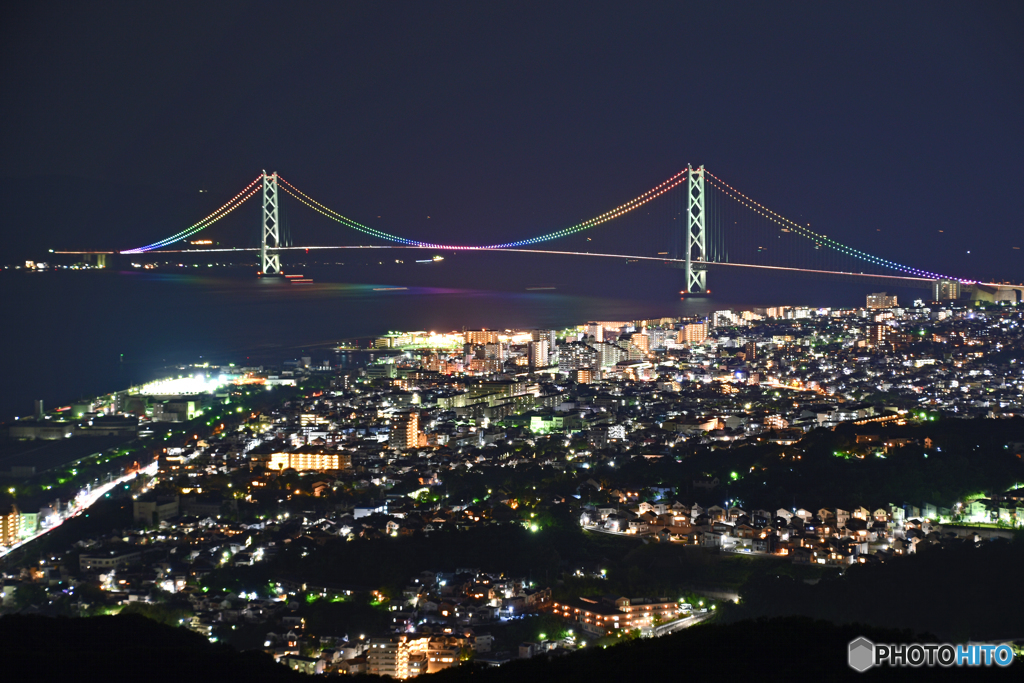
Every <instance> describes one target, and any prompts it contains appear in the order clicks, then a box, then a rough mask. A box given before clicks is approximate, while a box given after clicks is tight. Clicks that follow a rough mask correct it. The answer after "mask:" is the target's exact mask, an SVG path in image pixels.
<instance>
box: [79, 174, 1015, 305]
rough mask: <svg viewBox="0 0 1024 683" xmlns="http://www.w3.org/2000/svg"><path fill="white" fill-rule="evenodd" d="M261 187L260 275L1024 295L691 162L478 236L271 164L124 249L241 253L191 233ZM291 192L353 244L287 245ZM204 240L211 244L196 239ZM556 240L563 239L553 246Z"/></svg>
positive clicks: (690, 289)
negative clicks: (576, 207) (514, 259)
mask: <svg viewBox="0 0 1024 683" xmlns="http://www.w3.org/2000/svg"><path fill="white" fill-rule="evenodd" d="M256 196H259V197H260V198H261V200H262V211H261V214H260V215H261V219H260V242H259V246H258V247H242V248H241V249H242V250H252V251H258V252H259V256H258V264H259V274H260V275H261V276H275V275H281V274H283V273H282V260H281V256H282V254H283V253H286V252H288V251H290V250H304V251H311V250H347V249H429V250H434V251H459V252H474V251H476V252H482V251H494V252H519V253H528V254H555V255H563V256H579V257H588V258H619V259H623V258H624V259H627V260H629V261H635V262H659V263H661V264H664V265H667V266H670V267H675V268H679V269H681V270H682V271H683V278H682V279H683V283H684V285H683V286H684V289H683V291H682V293H685V294H687V295H701V294H704V293H707V292H708V273H709V271H712V270H717V271H727V270H731V269H736V268H746V269H759V270H762V271H765V272H768V271H774V272H783V273H786V272H789V273H794V274H796V273H800V274H804V275H815V276H821V277H830V278H841V279H864V280H867V281H873V282H876V283H878V284H880V285H884V284H892V285H898V286H907V287H921V288H928V289H932V290H933V291H934V292H936V293H937V296H936V298H938V296H939V294H938V293H942V292H945V293H951V292H960V291H961V289H965V290H968V291H973V292H978V291H983V290H984V291H987V296H985V297H984V298H988V299H990V300H996V301H999V300H1006V301H1019V300H1021V298H1022V297H1024V285H1006V284H1004V283H985V282H978V281H977V280H974V279H971V278H967V277H964V276H963V275H962V274H946V273H937V272H932V271H929V270H925V269H922V268H918V267H915V266H912V265H908V264H904V263H898V262H896V261H893V260H889V259H886V258H883V257H881V256H878V255H875V254H871V253H868V252H866V251H863V250H861V249H858V248H855V247H853V246H850V245H847V244H843V243H841V242H838V241H836V240H834V239H831V238H830V237H828V236H827V235H825V234H823V233H821V232H817V231H815V230H812V229H811V227H810V225H809V224H800V223H798V222H796V221H794V220H791V219H790V218H787V217H785V216H783V215H781V214H780V213H777V212H775V211H773V210H771V209H770V208H768V207H767V206H765V205H764V204H762V203H760V202H758V201H756V200H754V199H752V198H751V197H749V196H747V195H746V194H744V193H743V192H741V191H739V190H738V189H736V188H735V187H733V186H732V185H730V184H729V183H727V182H726V181H725V180H723V179H721V178H719V177H718V176H716V175H715V174H713V173H712V172H711V171H709V170H708V169H706V168H704V167H703V166H700V167H698V168H693V167H692V166H688V167H687V168H685V169H683V170H681V171H680V172H678V173H676V174H674V175H672V176H671V177H669V178H668V179H666V180H664V181H663V182H661V183H660V184H658V185H656V186H655V187H653V188H651V189H649V190H648V191H646V192H644V193H643V194H641V195H639V196H637V197H634V198H633V199H631V200H629V201H627V202H625V203H623V204H620V205H618V206H616V207H614V208H612V209H610V210H608V211H605V212H604V213H602V214H600V215H597V216H594V217H592V218H589V219H587V220H584V221H582V222H579V223H576V224H575V225H571V226H568V227H563V228H560V229H557V230H551V231H547V232H540V234H534V235H532V236H529V237H523V238H521V239H512V240H509V241H505V242H495V243H490V244H477V245H465V244H451V243H446V242H442V241H433V240H421V239H415V238H413V237H410V236H402V235H397V234H392V233H390V232H386V231H384V230H383V229H380V228H379V227H372V226H370V225H366V224H363V223H359V222H357V221H355V220H353V219H351V218H348V217H346V216H345V215H343V214H341V213H339V212H338V211H335V210H334V209H332V208H329V207H328V206H327V205H325V204H323V203H321V202H319V201H317V200H316V199H314V198H312V197H311V196H310V195H308V194H306V193H305V192H303V191H302V190H300V189H299V188H298V187H296V186H295V185H294V184H292V183H290V182H289V181H287V180H286V179H285V178H283V177H282V176H281V175H279V174H278V173H267V172H265V171H264V172H263V173H261V174H260V175H259V176H258V177H257V178H256V179H255V180H253V181H252V182H250V183H249V184H248V185H246V186H245V187H244V188H243V189H242V190H241V191H240V192H238V193H237V194H236V195H235V196H234V197H232V198H231V199H230V200H228V201H227V202H226V203H225V204H223V205H222V206H221V207H220V208H218V209H217V210H216V211H214V212H213V213H211V214H209V215H208V216H206V217H205V218H203V219H202V220H200V221H199V222H197V223H195V224H193V225H191V226H189V227H187V228H185V229H184V230H181V231H179V232H177V233H175V234H173V235H170V236H169V237H166V238H164V239H161V240H159V241H156V242H153V243H151V244H147V245H145V246H140V247H136V248H133V249H126V250H123V251H120V252H119V253H120V254H126V255H131V254H147V253H152V252H158V253H185V252H226V251H231V252H237V251H239V250H240V248H238V247H234V248H232V247H219V246H213V241H212V240H193V239H192V238H194V237H195V236H196V235H198V234H199V233H200V232H202V231H204V230H208V229H209V228H211V226H213V225H214V224H216V223H218V222H219V221H221V220H222V219H224V218H225V217H226V216H228V215H230V214H231V213H233V212H235V211H236V210H237V209H238V208H239V207H240V206H242V205H243V204H245V203H246V202H248V201H249V200H251V199H253V198H254V197H256ZM285 196H287V197H289V198H291V199H292V200H295V201H296V202H297V203H298V204H300V205H302V206H304V207H306V208H307V209H308V210H310V211H312V212H315V213H317V214H319V215H320V216H322V217H324V218H326V219H329V220H330V221H333V222H334V223H337V224H339V225H340V226H342V227H343V228H345V230H343V231H341V232H340V233H339V238H338V241H339V242H349V243H344V244H330V245H323V244H321V245H309V246H293V245H291V244H288V243H287V242H288V240H283V239H282V222H281V199H282V198H283V197H285ZM342 235H347V239H346V238H345V237H342ZM195 242H203V243H206V244H209V245H211V246H208V247H202V248H195V246H194V245H195ZM556 245H557V246H558V247H561V248H559V249H556V248H552V247H554V246H556ZM63 253H71V252H63ZM943 298H955V297H948V296H944V297H943Z"/></svg>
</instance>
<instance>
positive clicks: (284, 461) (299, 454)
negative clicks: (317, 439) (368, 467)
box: [268, 449, 352, 472]
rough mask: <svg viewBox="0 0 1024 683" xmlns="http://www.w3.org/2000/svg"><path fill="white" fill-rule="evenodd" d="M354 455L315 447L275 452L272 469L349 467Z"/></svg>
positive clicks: (335, 468) (306, 469)
mask: <svg viewBox="0 0 1024 683" xmlns="http://www.w3.org/2000/svg"><path fill="white" fill-rule="evenodd" d="M351 464H352V457H351V456H349V455H348V454H346V453H324V452H322V451H319V450H313V449H309V450H307V449H299V450H297V451H292V452H289V453H274V454H272V455H271V456H270V463H269V465H268V466H269V468H270V469H271V470H285V469H293V470H296V471H298V472H305V471H317V472H325V471H331V470H343V469H348V468H349V467H350V466H351Z"/></svg>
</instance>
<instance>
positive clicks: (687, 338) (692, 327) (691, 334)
mask: <svg viewBox="0 0 1024 683" xmlns="http://www.w3.org/2000/svg"><path fill="white" fill-rule="evenodd" d="M707 338H708V324H707V322H699V323H688V324H687V325H684V326H683V329H681V330H679V334H678V335H676V342H677V343H679V344H683V343H686V344H699V343H700V342H702V341H704V340H705V339H707Z"/></svg>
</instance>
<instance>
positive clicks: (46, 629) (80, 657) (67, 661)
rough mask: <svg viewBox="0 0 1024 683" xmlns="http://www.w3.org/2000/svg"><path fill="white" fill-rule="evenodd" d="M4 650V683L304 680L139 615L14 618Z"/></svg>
mask: <svg viewBox="0 0 1024 683" xmlns="http://www.w3.org/2000/svg"><path fill="white" fill-rule="evenodd" d="M0 643H3V646H2V652H3V653H4V654H5V657H4V663H3V672H4V675H3V680H10V681H14V680H26V681H29V680H31V681H44V680H61V681H72V680H79V681H98V680H129V679H132V678H138V679H139V680H147V681H153V680H159V681H164V680H177V681H182V682H189V681H207V680H222V681H227V680H248V681H297V680H303V679H305V676H303V675H302V674H299V673H296V672H294V671H292V670H291V669H288V668H287V667H284V666H281V665H280V664H277V663H275V662H274V660H273V659H271V658H270V656H269V655H266V654H264V653H262V652H239V651H237V650H235V649H233V648H231V647H229V646H227V645H220V644H214V643H210V642H209V641H208V640H207V639H206V638H204V637H203V636H201V635H199V634H198V633H194V632H192V631H188V630H186V629H183V628H176V627H173V626H165V625H164V624H160V623H158V622H156V621H152V620H150V619H147V618H146V617H142V616H139V615H126V616H104V617H87V618H66V617H57V618H53V617H43V616H38V615H8V616H5V617H3V618H0ZM18 674H20V676H19V675H18Z"/></svg>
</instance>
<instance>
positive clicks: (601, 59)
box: [0, 0, 1024, 281]
mask: <svg viewBox="0 0 1024 683" xmlns="http://www.w3.org/2000/svg"><path fill="white" fill-rule="evenodd" d="M0 31H2V34H0V54H2V63H3V70H2V86H0V87H2V91H3V97H2V98H0V112H2V121H3V125H2V126H0V150H2V151H0V154H2V159H3V167H2V171H0V172H2V174H3V177H4V178H5V186H6V187H5V189H4V190H3V192H2V193H0V195H2V197H0V198H2V200H3V201H4V203H5V205H6V206H7V207H8V211H7V213H6V215H5V216H4V218H2V219H0V221H2V222H0V225H2V227H0V230H2V231H3V234H4V236H5V239H6V240H7V241H8V243H9V245H11V246H10V248H9V249H8V254H9V255H10V254H14V256H15V257H20V254H21V253H22V252H23V253H24V254H25V255H31V254H33V253H34V252H33V251H32V250H37V249H44V248H55V247H56V248H65V247H70V246H78V247H88V246H93V247H97V248H119V249H123V248H130V247H135V246H139V245H141V244H144V243H146V242H148V241H152V240H155V239H159V238H162V237H164V236H166V235H167V234H169V233H171V232H176V231H177V230H180V229H182V228H184V227H186V226H187V225H188V224H190V223H191V222H194V221H195V220H197V219H198V218H200V217H201V214H199V215H197V214H196V213H195V212H197V211H201V210H203V209H204V208H205V206H206V205H200V204H199V202H200V201H205V202H214V204H213V206H214V207H215V206H217V205H219V204H220V203H221V202H223V201H225V200H226V199H227V198H228V197H230V196H231V195H232V194H234V193H235V192H237V191H238V190H239V189H241V187H242V186H244V185H245V184H246V183H248V182H249V181H251V180H252V179H254V178H255V177H256V176H257V175H258V174H259V172H260V170H261V169H267V170H268V171H279V172H280V173H281V174H282V175H283V176H284V177H286V178H287V179H289V180H291V181H292V182H294V183H295V184H296V185H298V186H299V187H301V188H302V189H303V190H305V191H306V192H308V193H310V194H311V195H313V196H314V197H316V198H317V199H320V200H321V201H324V202H325V203H327V204H329V205H330V206H332V207H333V208H336V209H338V210H340V211H342V212H343V213H346V214H347V215H349V216H351V217H352V218H354V219H356V220H360V221H362V222H365V223H369V224H371V225H374V226H375V227H380V228H382V229H385V230H388V231H390V232H394V233H397V234H401V235H408V236H410V237H414V238H418V239H428V240H441V239H444V240H448V241H453V242H459V241H461V242H468V243H486V242H489V241H497V240H503V239H508V238H522V237H529V236H532V235H534V234H537V233H540V232H543V231H548V230H553V229H557V228H560V227H564V226H566V225H570V224H572V223H575V222H576V221H578V220H580V219H582V218H587V217H589V216H592V215H595V214H598V213H600V212H602V211H605V210H607V209H608V208H610V207H612V206H614V205H616V204H618V203H620V202H622V201H625V200H628V199H630V198H632V197H634V196H636V195H637V194H640V193H642V192H644V191H645V190H647V189H648V188H650V187H652V186H653V185H655V184H657V183H659V182H660V181H661V180H663V179H665V178H667V177H668V176H670V175H671V174H673V173H675V172H676V171H678V170H680V169H681V168H684V167H685V166H686V165H687V163H692V164H694V165H699V164H706V165H707V166H708V168H709V169H711V170H712V171H713V172H714V173H716V174H717V175H719V176H720V177H722V178H724V179H726V180H728V181H729V182H730V183H732V184H733V185H735V186H737V187H739V188H741V189H742V190H743V191H744V192H746V193H747V194H749V195H751V196H753V197H755V198H757V199H759V200H761V201H763V202H764V203H766V204H768V205H769V206H771V207H773V208H774V209H776V210H777V211H779V212H781V213H783V214H785V215H788V216H791V217H793V218H794V219H799V220H802V221H808V222H811V223H812V224H813V225H814V226H815V227H816V228H820V229H821V230H822V231H824V232H827V233H828V234H829V235H830V236H833V237H836V238H837V239H840V240H842V241H845V242H847V243H849V244H852V245H853V246H856V247H859V248H862V249H865V250H868V251H871V252H874V253H878V254H880V255H882V256H885V257H888V258H893V259H895V260H901V261H903V262H907V263H910V264H912V265H917V266H919V267H923V268H927V269H934V270H937V271H939V272H956V273H957V274H963V275H965V276H978V277H980V276H985V277H1001V278H1013V279H1015V280H1017V281H1019V280H1021V279H1024V225H1022V216H1024V192H1022V191H1021V187H1022V186H1024V164H1022V162H1021V160H1022V159H1024V125H1022V124H1024V116H1022V114H1024V106H1022V105H1024V76H1022V74H1024V69H1022V67H1024V4H1022V3H1020V2H1004V3H996V2H974V3H965V2H958V3H945V2H936V1H934V0H931V1H929V2H899V3H892V2H857V3H812V2H806V3H753V2H725V3H709V2H701V3H696V2H694V3H688V2H643V3H632V2H631V3H626V2H617V3H606V2H594V1H588V2H583V3H567V2H561V3H559V2H543V3H526V2H509V3H491V2H487V3H481V2H466V3H456V2H374V3H370V2H362V3H356V2H292V3H287V2H276V3H263V2H247V3H230V2H216V3H210V2H201V3H191V2H174V3H159V4H157V3H139V2H125V3H113V2H99V3H82V2H70V3H52V2H33V3H21V4H20V5H19V6H18V7H15V8H8V10H6V15H5V18H4V21H3V22H2V24H0ZM200 189H205V190H208V192H207V193H206V194H204V195H203V196H202V197H201V198H199V190H200ZM179 198H186V199H181V201H178V199H179ZM154 201H157V202H159V205H156V206H153V202H154ZM296 211H298V210H297V209H296ZM295 215H296V216H298V215H299V214H298V213H296V214H295ZM378 216H380V218H379V219H378V218H377V217H378ZM428 216H429V217H430V218H427V217H428ZM310 220H312V219H310ZM299 229H300V228H298V227H297V228H296V230H299ZM940 230H941V231H942V232H939V231H940ZM299 241H301V239H300V240H299ZM1012 247H1020V249H1013V248H1012ZM19 249H20V250H21V252H19V251H17V250H19ZM968 250H969V251H970V254H968V253H967V252H968ZM4 260H5V262H11V259H10V258H8V259H4Z"/></svg>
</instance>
